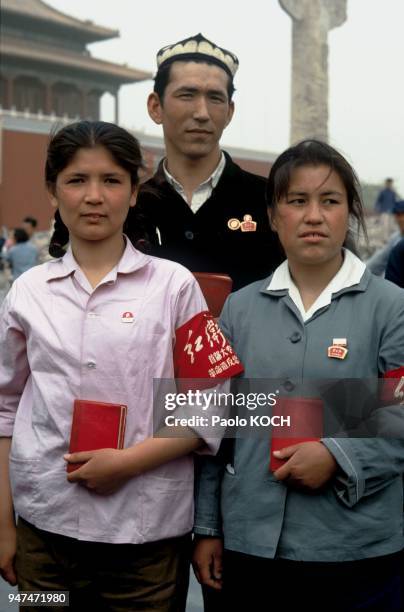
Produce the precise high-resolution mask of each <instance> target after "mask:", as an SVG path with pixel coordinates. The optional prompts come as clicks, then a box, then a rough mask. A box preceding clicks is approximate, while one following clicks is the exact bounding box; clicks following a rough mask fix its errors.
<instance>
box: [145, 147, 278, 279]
mask: <svg viewBox="0 0 404 612" xmlns="http://www.w3.org/2000/svg"><path fill="white" fill-rule="evenodd" d="M225 155H226V165H225V168H224V170H223V174H222V176H221V177H220V180H219V182H218V184H217V185H216V187H215V188H214V189H213V191H212V194H211V196H210V197H209V199H208V200H207V201H206V202H205V203H204V204H203V205H202V206H201V207H200V209H199V210H198V211H197V212H196V213H194V212H192V210H191V208H190V206H189V205H188V204H187V203H186V202H185V200H184V199H183V198H182V197H181V195H179V194H178V193H177V192H176V191H175V189H174V188H173V187H172V186H171V185H170V184H169V183H168V182H167V180H166V178H165V175H164V170H163V164H162V162H161V163H160V166H159V168H158V170H157V172H156V174H155V175H154V176H153V177H152V178H151V179H150V180H149V181H147V183H145V185H144V186H143V187H142V189H141V190H140V193H139V197H138V202H137V204H136V207H135V211H134V218H135V222H134V225H135V226H136V231H137V238H138V239H140V240H139V242H138V243H137V246H138V248H141V249H142V250H145V251H147V252H148V253H150V254H151V255H155V256H158V257H164V258H166V259H171V260H172V261H177V262H179V263H181V264H183V265H184V266H186V267H187V268H189V269H190V270H191V271H192V272H222V273H226V274H228V275H229V276H231V278H232V279H233V290H235V289H239V288H240V287H243V286H244V285H247V284H248V283H251V282H253V281H255V280H258V279H260V278H264V277H265V276H268V275H269V274H270V273H271V272H272V271H273V270H274V268H275V267H276V266H277V265H278V264H279V263H280V262H281V261H282V259H283V257H282V256H281V253H280V248H279V243H278V240H277V237H276V235H275V234H274V233H273V232H272V231H271V229H270V227H269V221H268V215H267V207H266V203H265V184H266V179H264V178H263V177H261V176H257V175H255V174H251V173H250V172H246V171H245V170H242V169H241V168H240V167H239V166H238V165H237V164H235V163H234V162H233V161H232V159H231V158H230V156H229V155H228V154H227V153H226V154H225ZM245 215H250V216H251V217H252V221H253V222H256V223H257V225H256V231H241V228H239V229H236V230H231V229H230V228H229V227H228V221H229V220H230V219H238V220H239V221H241V222H242V221H243V219H244V216H245ZM156 228H158V231H159V234H160V236H158V233H157V232H156ZM160 241H161V244H160V243H159V242H160Z"/></svg>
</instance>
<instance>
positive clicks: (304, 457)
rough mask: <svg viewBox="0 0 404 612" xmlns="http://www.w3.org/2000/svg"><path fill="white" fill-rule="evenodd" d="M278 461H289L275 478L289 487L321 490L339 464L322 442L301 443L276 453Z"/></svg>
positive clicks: (276, 473) (275, 473)
mask: <svg viewBox="0 0 404 612" xmlns="http://www.w3.org/2000/svg"><path fill="white" fill-rule="evenodd" d="M274 455H275V456H276V457H277V458H278V459H287V461H286V462H285V465H283V466H282V467H280V468H279V469H278V470H276V472H274V476H275V478H276V479H277V480H283V481H285V484H287V485H288V486H289V485H290V486H293V487H297V488H305V489H319V488H320V487H322V486H323V485H325V484H326V483H327V482H328V481H329V480H330V479H331V478H332V477H333V475H334V474H335V472H336V471H337V468H338V464H337V462H336V461H335V459H334V457H333V456H332V454H331V453H330V451H329V450H328V449H327V448H326V447H325V446H324V444H322V443H321V442H301V443H300V444H294V445H293V446H287V447H286V448H283V449H282V450H280V451H275V452H274Z"/></svg>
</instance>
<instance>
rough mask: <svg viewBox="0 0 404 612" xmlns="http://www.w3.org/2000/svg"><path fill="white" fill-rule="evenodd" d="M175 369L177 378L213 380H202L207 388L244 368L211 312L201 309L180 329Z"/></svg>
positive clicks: (176, 344)
mask: <svg viewBox="0 0 404 612" xmlns="http://www.w3.org/2000/svg"><path fill="white" fill-rule="evenodd" d="M174 368H175V370H174V371H175V377H176V378H205V379H210V380H211V383H209V385H208V384H207V383H203V386H204V387H206V388H208V387H209V386H210V385H211V386H214V385H215V384H217V383H218V382H220V379H224V378H231V377H232V376H236V374H240V373H241V372H242V371H243V370H244V368H243V366H242V365H241V363H240V360H239V358H238V357H237V355H236V353H235V352H234V351H233V349H232V347H231V346H230V344H229V343H228V341H227V339H226V338H225V336H224V335H223V333H222V331H221V329H220V328H219V326H218V324H217V323H216V322H215V320H214V319H213V317H212V315H211V314H210V312H208V311H205V312H200V313H199V314H197V315H195V316H194V317H192V319H190V320H189V321H187V322H186V323H184V324H183V325H181V327H179V328H178V329H177V331H176V341H175V348H174ZM218 379H219V380H218Z"/></svg>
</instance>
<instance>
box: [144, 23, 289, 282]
mask: <svg viewBox="0 0 404 612" xmlns="http://www.w3.org/2000/svg"><path fill="white" fill-rule="evenodd" d="M237 68H238V59H237V57H236V56H235V55H234V54H233V53H231V52H230V51H227V50H226V49H223V48H221V47H219V46H217V45H216V44H215V43H213V42H211V41H209V40H207V39H206V38H205V37H204V36H203V35H202V34H197V35H196V36H193V37H191V38H188V39H186V40H183V41H181V42H179V43H175V44H173V45H168V46H165V47H163V48H162V49H161V50H160V51H159V52H158V54H157V73H156V77H155V83H154V91H153V92H152V93H151V94H150V95H149V98H148V111H149V115H150V117H151V118H152V119H153V121H154V122H155V123H157V124H161V125H162V127H163V132H164V140H165V145H166V157H165V159H164V160H162V162H161V163H160V165H159V168H158V170H157V172H156V174H155V175H154V176H153V177H152V178H151V179H150V180H149V181H148V182H147V183H146V185H145V186H144V187H143V189H142V190H141V191H140V194H139V198H138V204H137V208H136V214H137V225H138V228H139V227H141V228H142V230H141V232H142V233H141V234H140V233H139V238H140V239H141V240H139V245H142V246H144V248H146V249H147V250H148V251H149V252H150V253H151V254H153V255H157V256H160V257H165V258H167V259H171V260H174V261H178V262H180V263H182V264H183V265H185V266H186V267H188V268H189V269H190V270H192V271H193V272H225V273H227V274H229V275H230V276H231V277H232V279H233V288H234V289H237V288H239V287H242V286H244V285H246V284H248V283H250V282H252V281H254V280H256V279H258V278H262V277H264V276H266V275H267V274H268V273H269V272H270V271H271V270H272V269H273V268H274V267H276V265H277V264H278V263H279V258H280V255H279V251H278V247H277V241H276V239H275V237H274V235H273V234H272V232H271V230H270V227H269V223H268V218H267V213H266V204H265V179H264V178H263V177H259V176H257V175H254V174H251V173H249V172H246V171H244V170H242V169H241V168H240V167H239V166H238V165H237V164H235V163H234V162H233V160H232V159H231V157H230V156H229V155H228V154H227V153H224V152H222V151H221V149H220V145H219V141H220V138H221V136H222V132H223V130H224V129H225V128H226V127H227V125H228V124H229V123H230V121H231V119H232V116H233V112H234V103H233V101H232V96H233V93H234V85H233V78H234V75H235V73H236V71H237ZM246 219H248V220H249V221H250V222H249V223H246V222H245V221H246ZM138 228H136V229H135V231H139V230H138Z"/></svg>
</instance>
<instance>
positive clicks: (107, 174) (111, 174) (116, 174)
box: [66, 172, 124, 178]
mask: <svg viewBox="0 0 404 612" xmlns="http://www.w3.org/2000/svg"><path fill="white" fill-rule="evenodd" d="M86 176H88V172H70V173H69V174H67V175H66V178H72V177H77V178H85V177H86ZM102 176H103V177H121V176H124V172H105V173H104V174H103V175H102Z"/></svg>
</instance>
